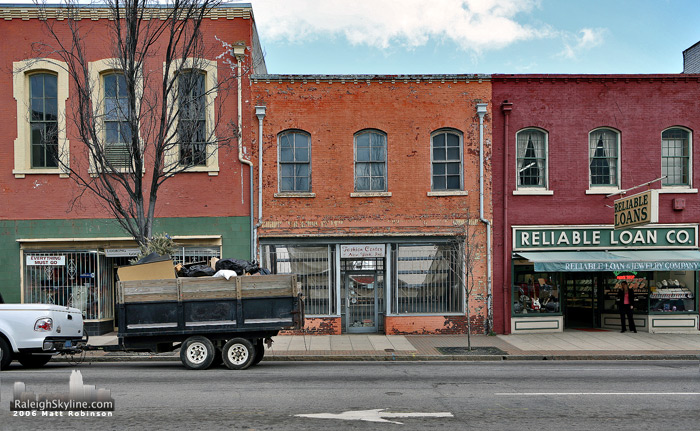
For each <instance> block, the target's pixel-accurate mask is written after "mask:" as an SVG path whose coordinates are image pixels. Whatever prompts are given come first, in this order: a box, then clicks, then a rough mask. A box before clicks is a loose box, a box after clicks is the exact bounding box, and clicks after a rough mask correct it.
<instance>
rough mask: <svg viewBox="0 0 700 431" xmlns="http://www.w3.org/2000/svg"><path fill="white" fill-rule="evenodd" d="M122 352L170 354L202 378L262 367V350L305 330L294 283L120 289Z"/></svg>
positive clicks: (266, 279) (193, 281) (240, 281)
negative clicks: (217, 371)
mask: <svg viewBox="0 0 700 431" xmlns="http://www.w3.org/2000/svg"><path fill="white" fill-rule="evenodd" d="M117 292H118V302H119V304H118V313H119V314H118V317H119V332H118V339H119V346H114V347H116V348H118V349H119V350H127V351H147V352H167V351H173V350H175V349H176V348H178V347H179V348H180V360H181V361H182V363H183V364H184V365H185V366H186V367H187V368H190V369H197V370H202V369H206V368H209V367H210V366H211V365H212V364H220V363H221V362H223V363H224V364H225V365H226V366H227V367H228V368H230V369H234V370H242V369H245V368H248V367H249V366H251V365H255V364H257V363H259V362H260V361H261V360H262V358H263V356H264V354H265V348H264V345H263V344H264V343H265V342H267V343H268V344H271V342H272V339H271V337H273V336H275V335H277V334H278V333H279V331H280V330H284V329H301V328H302V327H303V325H304V301H303V298H302V295H301V291H300V288H299V287H298V286H297V281H296V276H294V275H260V276H242V277H232V278H231V279H229V280H226V279H225V278H215V277H197V278H175V279H169V280H137V281H120V282H119V283H118V291H117Z"/></svg>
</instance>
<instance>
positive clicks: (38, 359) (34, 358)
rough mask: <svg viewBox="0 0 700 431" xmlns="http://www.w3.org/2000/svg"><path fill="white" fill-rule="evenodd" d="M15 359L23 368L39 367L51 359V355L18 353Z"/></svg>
mask: <svg viewBox="0 0 700 431" xmlns="http://www.w3.org/2000/svg"><path fill="white" fill-rule="evenodd" d="M17 360H18V361H19V363H20V364H22V366H23V367H24V368H40V367H43V366H44V365H46V364H47V363H48V362H49V361H50V360H51V355H32V354H24V355H18V356H17Z"/></svg>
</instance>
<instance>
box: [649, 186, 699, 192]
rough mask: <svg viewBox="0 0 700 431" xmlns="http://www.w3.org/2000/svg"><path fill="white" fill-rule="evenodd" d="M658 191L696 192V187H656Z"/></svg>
mask: <svg viewBox="0 0 700 431" xmlns="http://www.w3.org/2000/svg"><path fill="white" fill-rule="evenodd" d="M658 190H659V193H697V192H698V189H691V188H690V187H663V188H660V189H658Z"/></svg>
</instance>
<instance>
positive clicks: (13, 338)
mask: <svg viewBox="0 0 700 431" xmlns="http://www.w3.org/2000/svg"><path fill="white" fill-rule="evenodd" d="M85 344H87V336H86V335H85V331H84V330H83V315H82V314H81V312H80V310H78V309H77V308H70V307H64V306H60V305H53V304H0V370H4V369H6V368H7V367H8V366H9V365H10V363H11V362H12V360H13V359H14V360H17V361H19V363H21V364H22V365H24V366H25V367H41V366H43V365H44V364H46V363H47V362H49V361H50V360H51V357H52V356H53V355H55V354H57V353H76V352H79V351H80V350H81V349H82V347H84V346H85Z"/></svg>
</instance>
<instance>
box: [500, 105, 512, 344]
mask: <svg viewBox="0 0 700 431" xmlns="http://www.w3.org/2000/svg"><path fill="white" fill-rule="evenodd" d="M512 110H513V104H512V103H510V102H508V101H507V100H504V101H503V103H501V111H502V112H503V117H504V122H503V147H504V151H503V205H502V209H503V215H502V216H501V220H503V247H502V248H503V300H502V301H501V302H502V303H503V333H504V334H510V301H511V299H510V292H509V287H510V281H509V277H510V265H509V262H510V259H509V258H508V251H509V247H510V242H509V241H508V236H509V235H508V184H510V180H509V175H508V174H509V172H510V170H509V169H508V160H510V158H509V157H510V156H509V153H510V142H509V139H508V137H509V135H508V126H509V120H510V112H511V111H512Z"/></svg>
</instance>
